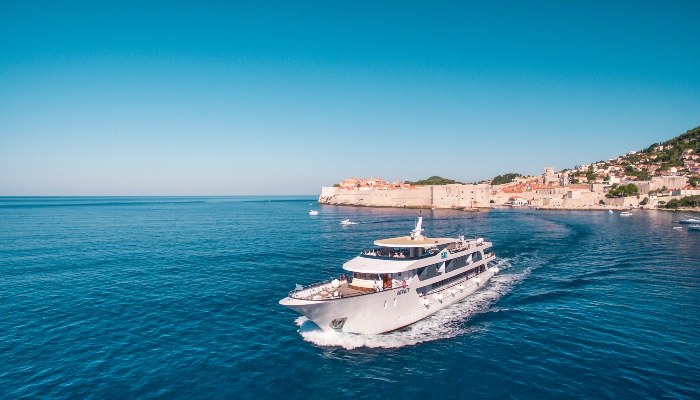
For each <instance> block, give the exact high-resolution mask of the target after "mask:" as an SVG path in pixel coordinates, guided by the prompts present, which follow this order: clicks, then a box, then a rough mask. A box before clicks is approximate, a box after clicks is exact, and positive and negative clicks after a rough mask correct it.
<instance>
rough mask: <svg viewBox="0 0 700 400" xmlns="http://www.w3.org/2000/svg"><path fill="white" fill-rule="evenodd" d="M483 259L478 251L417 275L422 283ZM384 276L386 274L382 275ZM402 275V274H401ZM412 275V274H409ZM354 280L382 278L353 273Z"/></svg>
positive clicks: (419, 271)
mask: <svg viewBox="0 0 700 400" xmlns="http://www.w3.org/2000/svg"><path fill="white" fill-rule="evenodd" d="M482 259H483V257H482V255H481V252H480V251H477V252H475V253H472V254H469V255H466V256H461V257H457V258H453V259H451V260H448V261H445V262H440V263H436V264H432V265H428V266H426V267H422V268H418V270H417V271H416V272H417V275H418V276H419V278H420V280H421V281H425V280H426V279H430V278H434V277H436V276H438V275H442V274H446V273H450V272H452V271H455V270H457V269H460V268H463V267H466V266H467V265H469V264H473V263H475V262H479V261H481V260H482ZM410 272H413V271H410ZM382 275H384V274H382ZM399 275H400V274H399ZM409 275H412V274H409ZM352 277H353V279H364V280H368V281H376V280H381V279H382V277H381V276H380V275H379V274H368V273H364V272H353V273H352Z"/></svg>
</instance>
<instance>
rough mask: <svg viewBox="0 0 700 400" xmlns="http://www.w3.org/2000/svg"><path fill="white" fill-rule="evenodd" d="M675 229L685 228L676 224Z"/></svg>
mask: <svg viewBox="0 0 700 400" xmlns="http://www.w3.org/2000/svg"><path fill="white" fill-rule="evenodd" d="M673 229H683V227H682V226H674V227H673Z"/></svg>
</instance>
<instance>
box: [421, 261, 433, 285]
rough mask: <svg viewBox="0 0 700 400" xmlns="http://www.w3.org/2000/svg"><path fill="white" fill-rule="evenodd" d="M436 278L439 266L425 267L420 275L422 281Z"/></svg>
mask: <svg viewBox="0 0 700 400" xmlns="http://www.w3.org/2000/svg"><path fill="white" fill-rule="evenodd" d="M436 276H437V264H433V265H428V266H427V267H424V268H423V271H422V272H421V273H420V280H422V281H424V280H426V279H430V278H434V277H436Z"/></svg>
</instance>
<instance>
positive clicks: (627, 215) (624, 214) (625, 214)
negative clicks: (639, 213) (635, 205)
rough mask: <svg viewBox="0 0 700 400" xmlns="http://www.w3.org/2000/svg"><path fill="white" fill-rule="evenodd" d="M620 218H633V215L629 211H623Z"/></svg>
mask: <svg viewBox="0 0 700 400" xmlns="http://www.w3.org/2000/svg"><path fill="white" fill-rule="evenodd" d="M620 216H621V217H631V216H632V213H631V212H629V211H623V212H621V213H620Z"/></svg>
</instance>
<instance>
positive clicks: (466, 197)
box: [318, 185, 489, 209]
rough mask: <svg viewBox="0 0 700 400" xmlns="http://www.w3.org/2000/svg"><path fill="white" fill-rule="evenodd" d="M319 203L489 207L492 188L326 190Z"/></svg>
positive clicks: (329, 188) (331, 188) (323, 189)
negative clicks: (490, 189)
mask: <svg viewBox="0 0 700 400" xmlns="http://www.w3.org/2000/svg"><path fill="white" fill-rule="evenodd" d="M318 202H319V204H331V205H349V206H366V207H397V208H455V209H464V208H478V207H489V185H441V186H422V187H417V188H415V189H395V190H386V189H365V188H363V189H353V190H345V189H340V188H337V187H323V188H322V189H321V196H319V198H318Z"/></svg>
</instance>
